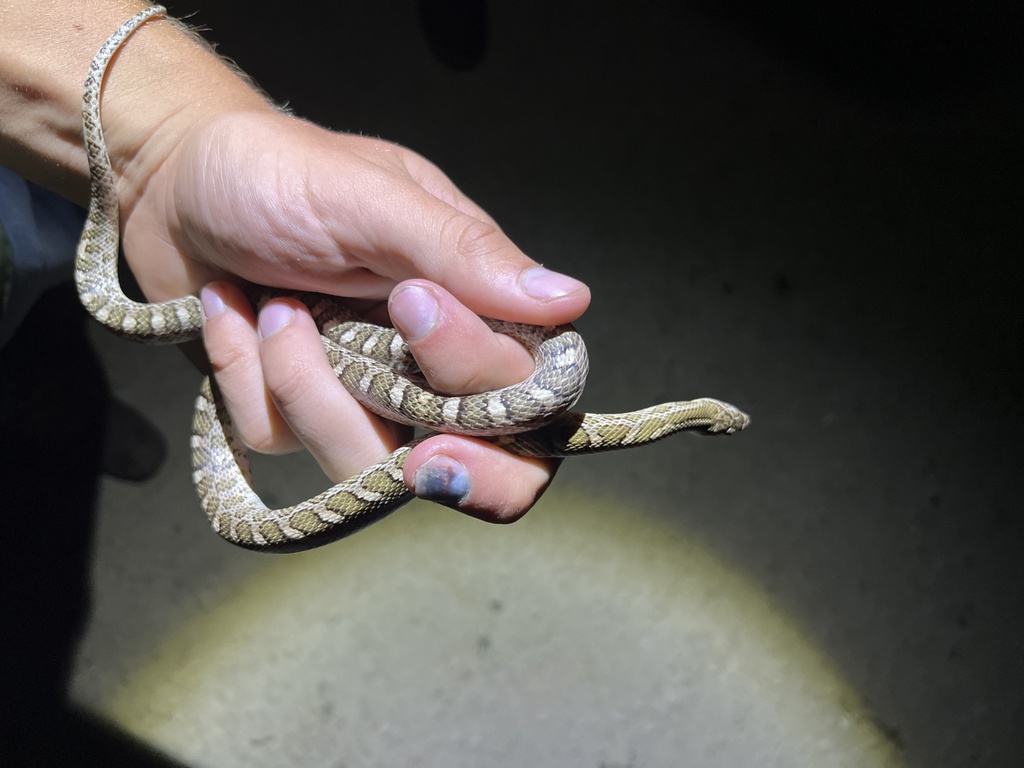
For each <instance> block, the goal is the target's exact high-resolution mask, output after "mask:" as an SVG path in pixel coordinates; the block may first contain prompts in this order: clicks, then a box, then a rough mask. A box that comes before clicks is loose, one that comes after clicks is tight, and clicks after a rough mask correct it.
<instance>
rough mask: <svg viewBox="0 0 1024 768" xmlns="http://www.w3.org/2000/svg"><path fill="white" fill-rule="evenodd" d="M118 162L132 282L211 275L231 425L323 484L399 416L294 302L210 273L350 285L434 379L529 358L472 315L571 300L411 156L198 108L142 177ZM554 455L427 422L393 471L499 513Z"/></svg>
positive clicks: (536, 484)
mask: <svg viewBox="0 0 1024 768" xmlns="http://www.w3.org/2000/svg"><path fill="white" fill-rule="evenodd" d="M144 162H145V161H144V159H142V160H140V161H139V163H138V164H140V165H142V166H143V167H144ZM136 175H137V177H138V178H148V180H147V183H146V184H145V185H144V186H143V187H142V191H141V192H140V193H139V194H138V195H137V196H129V197H128V199H129V200H131V201H132V204H131V205H129V206H122V210H123V212H124V214H125V226H124V243H125V253H126V257H127V258H128V261H129V264H130V266H131V268H132V271H133V272H134V273H135V275H136V276H137V278H138V280H139V283H140V285H141V287H142V288H143V291H144V292H145V293H146V295H147V296H148V297H149V298H150V299H151V300H154V301H158V300H163V299H166V298H171V297H174V296H179V295H182V294H184V293H189V292H196V291H197V289H199V288H200V287H201V286H202V285H203V284H205V283H207V281H209V280H215V282H213V283H211V284H209V285H207V286H206V288H205V289H203V291H202V298H203V305H204V310H205V314H206V325H205V328H204V338H205V342H206V348H207V352H208V354H209V356H210V360H211V363H212V366H213V370H214V374H215V376H216V378H217V381H218V384H219V385H220V387H221V390H222V393H223V394H224V398H225V402H226V404H227V406H228V410H229V412H230V413H231V415H232V418H233V420H234V422H235V426H236V429H237V430H238V433H239V435H240V437H241V439H242V440H243V442H245V443H246V444H247V445H249V446H250V447H252V448H253V449H255V450H257V451H261V452H268V453H280V452H284V451H288V450H293V449H295V448H297V447H299V446H304V447H306V448H308V449H309V450H310V451H311V452H312V453H313V455H314V456H315V457H316V458H317V460H318V461H319V462H320V464H321V466H322V467H323V469H324V471H325V472H326V474H327V475H328V476H329V477H330V478H331V480H332V481H334V482H338V481H340V480H342V479H344V478H346V477H349V476H351V475H353V474H355V473H356V472H358V471H360V470H361V469H363V468H365V467H366V466H368V465H370V464H373V463H376V462H377V461H380V460H381V459H383V458H384V457H385V456H386V455H387V454H388V453H390V452H391V451H393V450H394V449H395V448H396V447H397V446H398V445H400V444H402V443H404V442H406V441H407V440H408V439H409V437H410V431H409V430H408V429H407V428H404V427H400V426H399V425H396V424H393V423H390V422H386V421H384V420H383V419H380V418H379V417H377V416H375V415H373V414H371V413H369V412H367V411H366V410H365V409H363V408H362V407H361V406H360V405H358V403H356V402H355V400H354V399H353V398H352V397H351V395H349V394H348V393H347V392H346V391H345V390H344V389H343V388H342V387H341V385H340V384H339V383H338V382H337V379H336V377H335V376H334V374H333V372H332V371H331V369H330V366H329V365H328V363H327V360H326V357H325V355H324V353H323V348H322V345H321V342H320V340H319V335H318V333H317V331H316V328H315V326H314V324H313V321H312V318H311V317H310V316H309V313H308V311H307V310H306V309H305V307H304V306H303V305H302V304H301V303H299V302H298V301H295V300H290V299H279V300H275V301H272V302H270V303H269V304H268V305H267V306H265V307H264V308H263V309H262V311H261V312H260V314H259V317H258V318H257V317H255V316H254V314H253V311H252V309H251V308H250V307H249V306H248V303H247V301H246V300H245V298H244V296H243V295H242V293H241V291H240V290H239V289H238V288H237V287H235V286H233V285H231V284H230V283H229V282H225V281H221V280H219V278H222V277H227V276H238V277H241V278H244V279H246V280H249V281H252V282H255V283H259V284H264V285H273V286H277V287H284V288H293V289H297V290H314V291H318V292H321V293H328V294H333V295H338V296H345V297H351V298H353V299H354V302H353V303H354V305H355V306H356V307H357V308H358V309H359V310H360V311H361V312H363V313H365V314H367V315H368V316H369V317H371V318H372V319H374V320H376V321H382V320H383V321H385V322H386V320H387V310H390V317H391V320H392V321H393V322H394V324H395V325H396V327H397V328H398V329H399V331H400V332H401V333H402V334H403V336H404V337H405V339H406V340H407V342H408V343H409V346H410V349H411V351H412V352H413V354H414V355H415V357H416V358H417V361H418V362H419V363H420V366H421V368H422V370H423V371H424V372H425V374H426V376H427V379H428V382H429V383H430V385H431V386H432V387H433V388H435V389H436V390H438V391H441V392H445V393H449V394H468V393H472V392H479V391H484V390H488V389H494V388H497V387H501V386H504V385H507V384H511V383H513V382H515V381H518V380H521V379H523V378H525V377H526V376H527V375H529V373H530V372H531V370H532V365H533V363H532V359H531V358H530V356H529V355H528V354H527V353H526V351H525V350H524V349H523V348H522V347H521V346H519V345H518V344H517V343H516V342H514V341H512V340H511V339H509V338H507V337H504V336H499V335H495V334H493V333H492V332H491V331H490V330H489V329H488V328H487V326H485V325H484V324H483V322H482V321H480V319H479V317H478V315H487V316H492V317H497V318H501V319H506V320H513V321H518V322H528V323H534V324H538V325H553V324H560V323H564V322H570V321H572V320H574V319H575V318H576V317H578V316H579V315H580V314H581V313H582V312H583V310H584V309H585V308H586V306H587V303H588V301H589V293H588V291H587V289H586V287H585V286H583V285H582V284H581V283H578V282H577V281H575V280H573V279H571V278H568V277H565V276H562V275H558V274H555V273H550V272H547V271H546V270H543V269H542V268H540V267H539V266H538V265H537V264H536V263H535V262H533V261H532V260H530V259H529V258H527V257H526V256H525V255H524V254H522V253H521V252H520V251H519V250H518V249H517V248H516V247H515V246H514V245H513V244H512V242H511V241H509V240H508V238H507V237H505V235H504V234H503V233H502V232H501V231H500V229H499V228H498V227H497V225H496V224H495V223H494V222H493V220H491V219H490V217H488V216H487V214H486V213H484V212H483V211H482V210H481V209H480V208H479V207H478V206H476V205H475V204H474V203H473V202H472V201H471V200H469V199H468V198H467V197H465V196H464V195H463V194H462V193H461V192H460V191H459V190H458V189H457V188H456V187H455V186H454V185H453V184H452V183H451V182H450V181H449V180H448V179H447V178H446V177H445V176H444V175H443V174H442V173H441V172H440V171H439V170H438V169H437V168H436V167H435V166H433V165H432V164H430V163H429V162H427V161H426V160H424V159H423V158H422V157H420V156H419V155H417V154H415V153H413V152H411V151H409V150H407V149H404V148H402V147H399V146H396V145H393V144H389V143H386V142H382V141H378V140H373V139H366V138H362V137H357V136H351V135H341V134H336V133H331V132H328V131H325V130H323V129H321V128H318V127H316V126H313V125H311V124H309V123H306V122H303V121H301V120H298V119H295V118H291V117H288V116H285V115H282V114H280V113H277V112H274V111H271V110H269V109H268V110H256V111H249V112H240V113H232V114H229V115H225V116H219V117H216V118H215V119H212V120H210V121H208V122H205V123H203V124H202V125H201V126H200V127H198V128H196V129H194V130H191V131H189V132H188V133H187V134H186V135H185V137H184V138H183V140H182V141H181V142H179V143H178V144H177V145H176V146H175V148H174V149H173V151H171V153H170V154H169V155H168V156H167V157H166V158H164V159H162V160H161V162H160V163H159V166H158V167H157V169H156V170H155V171H154V172H153V173H152V175H151V176H148V177H147V174H145V173H144V172H137V174H136ZM389 297H390V299H389ZM385 302H387V303H386V304H385ZM556 467H557V462H556V461H555V460H551V459H529V458H523V457H516V456H512V455H510V454H508V453H506V452H504V451H502V450H500V449H498V448H497V447H495V446H493V445H491V444H490V443H487V442H485V441H482V440H477V439H473V438H466V437H457V436H452V435H441V436H437V437H434V438H432V439H430V440H428V441H426V442H424V443H422V444H421V445H419V446H417V448H416V449H415V450H414V451H413V453H412V454H411V455H410V457H409V458H408V460H407V462H406V465H405V480H406V483H407V485H409V487H410V488H411V489H413V490H414V492H416V493H417V494H418V495H421V496H425V497H428V498H434V499H436V500H438V501H442V502H443V503H447V504H450V505H452V506H456V507H457V508H459V509H461V510H463V511H465V512H467V513H469V514H472V515H475V516H478V517H481V518H483V519H487V520H492V521H504V522H507V521H511V520H515V519H517V518H518V517H519V516H521V515H522V514H523V513H525V512H526V511H527V510H528V509H529V508H530V506H531V505H532V504H533V503H534V501H535V500H536V498H537V497H538V496H539V495H540V493H541V492H542V491H543V490H544V488H545V487H546V486H547V484H548V482H550V479H551V476H552V474H553V472H554V471H555V469H556Z"/></svg>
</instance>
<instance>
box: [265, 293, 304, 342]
mask: <svg viewBox="0 0 1024 768" xmlns="http://www.w3.org/2000/svg"><path fill="white" fill-rule="evenodd" d="M294 316H295V310H294V309H292V308H291V307H289V306H288V305H287V304H279V303H277V302H271V303H270V304H267V306H265V307H264V308H263V309H262V311H260V319H259V329H260V338H261V339H267V338H270V337H271V336H273V335H274V334H275V333H277V332H278V331H279V330H281V329H282V328H284V327H285V326H286V325H287V324H288V322H289V321H290V320H291V319H292V318H293V317H294Z"/></svg>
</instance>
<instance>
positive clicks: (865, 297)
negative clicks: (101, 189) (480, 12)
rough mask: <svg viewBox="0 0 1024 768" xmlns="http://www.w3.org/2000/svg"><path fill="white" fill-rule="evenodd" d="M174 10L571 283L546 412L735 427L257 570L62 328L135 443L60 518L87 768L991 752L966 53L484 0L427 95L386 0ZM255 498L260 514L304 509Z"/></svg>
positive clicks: (1002, 591)
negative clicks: (468, 38)
mask: <svg viewBox="0 0 1024 768" xmlns="http://www.w3.org/2000/svg"><path fill="white" fill-rule="evenodd" d="M195 5H201V4H199V3H196V4H195ZM205 5H207V6H211V7H207V8H204V9H203V10H202V12H201V13H200V15H199V16H198V17H197V18H196V19H195V20H196V21H197V22H198V23H201V24H207V25H208V26H210V27H212V29H213V33H212V35H211V37H212V38H214V39H216V40H218V41H220V42H221V44H222V51H223V52H224V53H225V54H226V55H229V56H232V57H233V58H235V59H236V60H237V61H238V62H239V64H240V65H241V66H242V67H243V68H245V69H246V70H247V71H249V72H250V73H252V74H253V75H254V76H255V77H256V78H257V80H258V81H259V82H260V83H261V84H262V85H263V86H264V87H265V88H266V89H267V90H268V91H269V93H270V94H271V95H273V96H274V97H275V98H277V99H280V100H283V101H288V102H290V103H291V105H292V106H293V108H294V109H295V110H296V112H298V113H299V114H301V115H304V116H307V117H309V118H311V119H313V120H316V121H318V122H320V123H322V124H325V125H327V126H330V127H332V128H336V129H340V130H350V131H358V132H361V133H365V134H371V135H380V136H382V137H386V138H389V139H392V140H395V141H398V142H401V143H404V144H407V145H409V146H411V147H413V148H415V149H417V150H418V151H420V152H421V153H423V154H425V155H426V156H427V157H429V158H431V159H432V160H434V161H435V162H436V163H437V164H438V165H440V166H441V167H442V168H443V169H445V170H446V172H447V173H449V175H450V176H451V177H452V178H453V179H454V180H455V182H456V183H457V184H459V185H460V186H461V187H462V189H463V190H465V191H466V192H467V193H468V194H470V195H471V196H472V197H473V198H475V199H476V200H477V201H478V202H479V203H481V204H482V205H483V206H484V207H485V208H487V209H488V210H489V211H490V212H491V213H492V215H494V216H495V217H496V218H497V220H498V221H499V222H500V223H501V224H502V226H503V227H504V228H505V229H506V231H507V232H508V233H509V234H510V235H511V236H512V237H513V239H515V240H516V241H517V242H518V243H519V244H520V246H521V247H522V248H523V249H524V250H525V251H526V252H527V253H529V254H531V255H532V256H534V257H535V258H537V259H538V260H540V261H542V262H544V263H545V264H547V265H549V266H551V267H553V268H555V269H558V270H560V271H564V272H569V273H571V274H574V275H576V276H578V277H580V278H582V279H584V280H586V281H587V282H588V283H589V284H590V286H591V287H592V289H593V296H594V301H593V305H592V308H591V309H590V311H589V312H588V313H587V315H586V316H585V317H584V318H583V320H582V321H581V322H580V323H579V327H580V329H581V331H582V332H583V334H584V336H585V338H586V339H587V341H588V344H589V347H590V351H591V359H592V363H593V372H592V375H591V383H590V385H589V387H588V390H587V394H586V396H585V398H584V401H583V403H582V407H583V409H585V410H592V411H617V410H629V409H632V408H634V407H640V406H643V405H648V404H651V403H654V402H659V401H664V400H672V399H687V398H690V397H694V396H698V395H712V396H717V397H720V398H723V399H726V400H729V401H731V402H734V403H736V404H737V405H739V406H741V407H743V408H744V409H745V410H747V411H748V412H749V413H751V414H752V416H753V425H752V427H751V428H750V429H749V430H748V431H747V432H745V433H743V434H740V435H737V436H734V437H731V438H729V439H722V440H701V439H697V438H694V437H690V436H682V437H677V438H674V439H672V440H670V441H667V442H664V443H661V444H659V445H657V446H653V447H650V448H647V449H645V450H642V451H632V452H627V453H623V454H618V455H608V456H601V457H593V458H587V459H579V460H576V461H571V462H567V463H566V464H565V465H564V466H563V469H562V471H561V472H560V474H559V476H558V478H557V480H556V482H555V484H554V486H553V488H552V490H551V491H550V493H549V494H548V495H546V496H545V497H544V499H543V500H542V502H541V503H540V504H539V505H538V506H537V508H536V509H535V510H534V511H533V512H532V513H531V514H530V515H528V516H527V517H526V518H525V519H524V520H523V521H521V522H520V523H517V524H516V525H514V526H512V527H505V528H500V527H491V526H487V525H485V524H483V523H480V522H477V521H475V520H471V519H468V518H464V517H461V516H459V515H457V514H455V513H453V512H451V511H449V510H446V509H443V508H440V507H434V506H430V505H427V504H419V503H416V504H414V505H412V506H410V507H407V508H405V509H404V510H402V511H400V512H399V513H397V514H395V515H394V516H393V517H391V518H389V519H388V520H386V521H385V522H383V523H381V524H380V525H378V526H376V527H374V528H372V529H370V530H368V531H366V532H363V533H360V534H359V535H358V536H356V537H354V538H352V539H349V540H346V541H343V542H339V543H337V544H334V545H331V546H329V547H326V548H324V549H322V550H317V551H315V552H312V553H308V554H299V555H291V556H282V557H269V556H261V555H258V554H252V553H248V552H244V551H240V550H236V549H233V548H231V547H230V546H228V545H226V544H224V543H223V542H221V541H220V540H219V539H218V538H217V537H216V536H214V535H213V534H212V533H211V532H210V531H209V529H208V528H207V525H206V522H205V520H204V519H203V517H202V515H201V513H200V510H199V507H198V504H197V503H196V502H195V499H194V495H193V491H192V489H191V486H190V483H189V471H188V467H187V463H188V459H187V443H188V438H187V435H188V424H189V419H190V415H189V414H190V409H191V402H192V400H193V398H194V395H195V391H196V387H197V384H198V376H197V374H195V372H194V371H192V370H190V369H189V368H188V366H187V365H186V364H185V362H184V360H183V358H181V356H180V355H178V354H177V353H176V352H175V351H174V350H170V349H157V348H142V347H136V346H131V345H129V344H127V343H125V342H122V341H119V340H117V339H114V338H112V337H110V336H108V335H106V334H104V333H103V332H101V331H99V330H98V329H97V330H96V332H95V333H94V334H93V337H94V339H95V342H96V345H97V346H98V347H99V349H100V351H101V354H102V357H103V358H104V360H105V362H106V365H107V369H108V374H109V377H110V379H111V382H112V385H113V387H114V389H115V391H116V393H117V394H118V395H119V396H120V397H122V398H124V399H125V400H127V401H128V402H130V403H132V404H133V405H135V406H136V407H137V408H139V409H140V410H143V411H145V412H147V413H148V414H150V415H151V416H152V418H153V419H154V420H155V421H156V422H157V423H158V425H159V426H160V428H161V430H162V431H163V432H164V434H165V435H166V436H167V439H168V441H169V445H170V448H171V454H170V456H169V458H168V460H167V462H166V465H165V466H164V467H163V469H162V471H161V472H160V474H159V475H158V477H157V478H156V479H155V480H153V481H151V482H148V483H145V484H142V485H128V484H125V483H119V482H116V481H106V482H105V483H104V486H103V489H102V499H101V503H100V506H99V510H98V513H97V517H96V521H95V530H94V532H93V541H94V544H93V550H92V554H91V569H92V582H91V589H92V598H91V600H92V607H91V611H90V614H89V618H88V624H87V629H86V632H85V635H84V638H83V639H82V640H81V642H80V644H79V646H78V650H77V656H76V661H75V665H74V671H73V674H72V678H71V681H70V697H71V700H72V701H73V702H74V704H75V707H76V709H77V710H81V711H82V712H83V713H85V714H82V718H83V719H84V720H83V722H84V723H85V725H81V726H80V727H82V728H84V729H85V730H86V731H87V732H89V733H94V735H95V736H96V738H97V739H107V740H109V741H108V745H109V749H110V750H111V752H110V754H111V755H113V757H111V761H112V762H111V763H108V764H132V765H145V764H152V765H184V766H189V767H191V768H229V767H230V766H247V767H249V768H251V767H254V766H337V767H339V768H340V767H341V766H345V767H346V768H355V767H363V766H445V767H446V768H450V767H452V766H474V767H477V768H479V767H483V766H560V767H576V766H580V767H587V768H597V767H598V766H604V767H605V768H611V767H612V766H616V767H617V768H624V767H625V766H630V767H631V768H641V767H652V768H653V767H658V766H679V765H687V766H723V767H724V766H740V765H742V766H747V765H750V766H825V765H827V766H901V765H908V766H1012V765H1021V764H1024V763H1022V762H1021V761H1022V758H1021V754H1024V750H1022V741H1021V738H1020V723H1021V722H1022V717H1024V693H1022V690H1024V688H1022V686H1024V678H1022V671H1024V653H1022V641H1021V617H1022V611H1024V572H1022V571H1024V569H1022V568H1021V564H1020V543H1021V541H1022V538H1021V536H1022V533H1024V525H1022V518H1021V515H1020V512H1021V503H1020V489H1021V474H1020V459H1021V456H1022V451H1021V447H1022V446H1021V442H1022V440H1021V426H1022V418H1021V415H1022V414H1021V410H1022V409H1021V392H1022V387H1021V380H1022V378H1021V349H1022V337H1024V334H1022V328H1024V323H1022V317H1024V313H1022V310H1021V303H1020V289H1021V283H1022V278H1021V270H1020V267H1019V264H1017V263H1016V259H1017V258H1018V256H1019V249H1020V243H1021V238H1020V234H1021V232H1020V229H1021V227H1020V204H1021V199H1022V198H1021V183H1020V170H1021V167H1022V166H1021V159H1022V156H1021V155H1022V153H1021V142H1020V139H1021V136H1020V126H1021V122H1020V117H1021V111H1020V101H1019V96H1020V93H1019V86H1018V85H1016V83H1015V82H1014V81H1013V79H1012V78H1011V77H1010V72H1009V71H1008V70H1007V69H1006V65H1007V61H1006V59H1005V56H1004V54H1005V55H1009V54H1010V52H1011V48H1012V47H1013V46H1011V45H1010V44H1009V43H1010V40H1009V38H1008V37H1007V35H1006V34H1005V33H1004V32H1001V31H1000V30H999V28H995V29H993V30H989V28H987V27H982V26H980V22H979V21H978V20H977V19H976V18H971V19H963V20H949V19H946V20H943V21H938V20H920V19H914V18H911V17H909V16H906V15H901V14H900V13H899V12H898V11H896V10H890V11H887V12H886V14H885V15H881V13H880V12H879V15H877V16H873V15H872V11H871V10H870V9H865V10H862V11H853V10H847V11H833V14H835V15H829V16H818V17H815V16H813V14H811V15H809V14H808V13H807V12H808V10H809V9H811V8H813V7H815V6H813V4H810V5H808V4H801V3H795V2H794V3H789V4H788V5H786V6H779V7H778V15H772V14H769V13H767V12H765V11H758V12H756V13H755V12H753V11H751V10H749V9H745V8H743V4H739V3H725V4H721V5H718V4H714V5H713V4H701V3H697V4H695V5H691V6H688V8H687V9H679V8H676V7H674V5H675V4H672V3H655V2H644V3H639V4H629V6H628V10H627V5H626V4H624V3H623V4H620V5H619V7H618V9H617V10H611V9H608V8H606V7H605V4H577V3H569V4H558V3H532V2H527V3H511V2H499V1H497V0H493V1H492V2H490V3H489V5H488V8H489V17H488V29H489V37H488V39H487V47H486V51H485V56H484V58H483V60H482V62H481V63H480V64H479V65H478V66H476V67H475V68H473V69H470V70H468V71H456V70H453V69H451V68H449V67H446V66H444V65H443V64H442V63H440V62H439V61H438V59H437V58H436V57H435V55H434V54H433V53H432V52H431V50H430V48H429V47H428V45H427V44H426V42H425V40H424V36H423V33H422V30H421V28H420V27H419V26H418V25H417V17H416V14H415V9H414V8H413V5H412V4H411V3H370V2H352V3H343V4H338V7H336V8H333V9H332V10H331V11H329V12H328V11H324V12H323V13H324V14H329V17H330V18H327V17H326V16H318V17H317V18H314V19H311V20H304V19H302V18H300V16H299V14H297V13H294V12H292V11H289V10H287V9H281V8H280V7H278V6H275V7H274V8H273V9H272V10H271V9H269V8H268V9H267V10H265V11H264V12H260V11H259V9H258V8H254V7H253V6H252V5H251V4H247V5H245V6H244V7H243V6H242V5H241V4H237V6H238V7H235V5H236V4H230V3H221V4H205ZM214 5H216V6H217V7H212V6H214ZM607 5H608V6H612V5H614V4H607ZM190 7H192V4H189V3H181V4H180V5H179V7H176V8H174V9H173V10H175V11H177V12H178V13H179V14H180V13H183V12H184V11H185V10H187V9H188V8H190ZM897 8H898V6H897ZM841 13H845V14H848V16H847V17H846V18H844V17H842V16H840V15H838V14H841ZM786 14H790V15H786ZM936 25H937V26H936ZM990 31H991V35H989V32H990ZM1000 57H1003V58H1000ZM1010 63H1016V62H1010ZM257 471H258V473H259V478H260V479H259V481H258V482H259V486H260V488H261V489H263V490H264V492H265V493H266V495H267V496H268V497H269V499H270V500H276V501H277V502H279V503H284V502H288V501H295V500H297V499H299V498H300V497H304V494H306V493H307V492H308V491H311V490H319V489H320V486H321V485H322V477H319V476H318V472H317V471H316V470H315V468H313V467H311V466H310V465H309V462H304V461H302V460H301V459H295V460H291V459H289V460H275V461H261V462H259V463H258V465H257ZM122 749H123V750H124V752H123V754H124V755H132V757H130V758H128V757H121V754H122V752H121V751H119V750H122ZM143 756H144V757H143ZM119 760H120V761H121V762H120V763H119V762H118V761H119Z"/></svg>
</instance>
